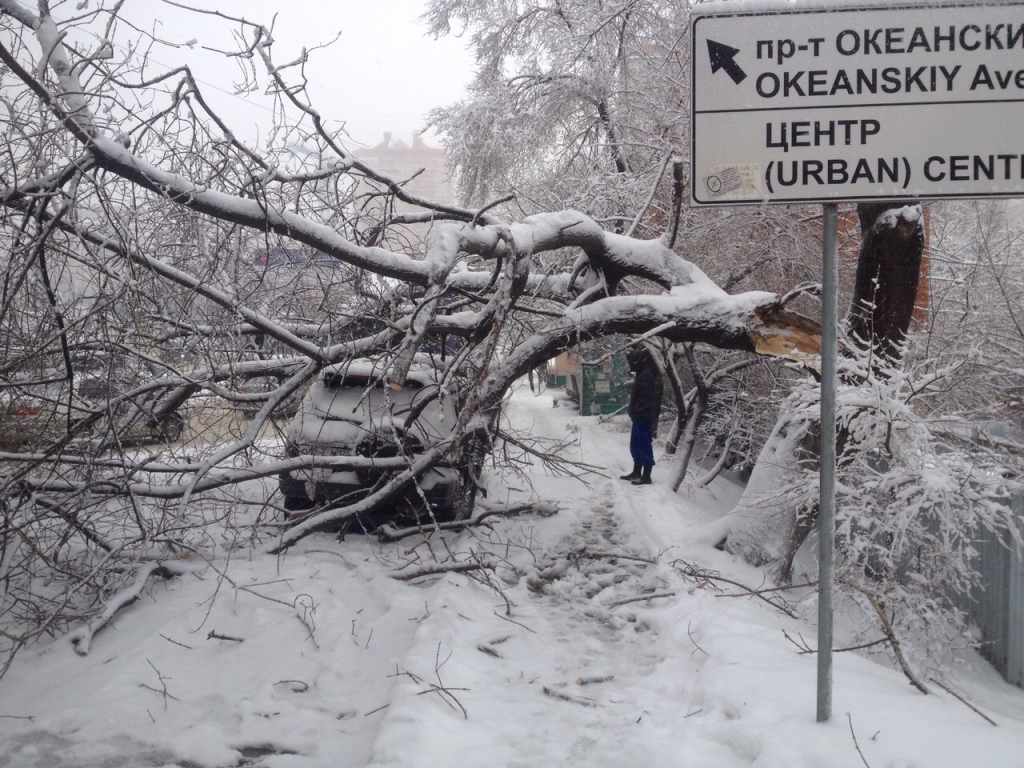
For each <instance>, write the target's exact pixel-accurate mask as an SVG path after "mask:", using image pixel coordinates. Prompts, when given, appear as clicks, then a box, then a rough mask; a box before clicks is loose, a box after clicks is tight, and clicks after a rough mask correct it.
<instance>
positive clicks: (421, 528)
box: [375, 501, 558, 542]
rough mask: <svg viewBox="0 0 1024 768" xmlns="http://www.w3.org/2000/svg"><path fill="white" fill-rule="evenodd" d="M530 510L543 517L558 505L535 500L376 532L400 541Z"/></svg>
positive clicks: (548, 514)
mask: <svg viewBox="0 0 1024 768" xmlns="http://www.w3.org/2000/svg"><path fill="white" fill-rule="evenodd" d="M528 512H532V513H535V514H538V515H540V516H541V517H550V516H551V515H555V514H558V505H557V504H552V503H551V502H546V501H533V502H529V503H527V504H518V505H516V506H514V507H505V508H501V509H490V510H487V511H485V512H484V513H483V514H480V515H477V516H476V517H474V518H473V519H472V520H455V521H453V522H449V523H436V524H434V525H414V526H411V527H409V528H395V527H394V526H393V525H390V524H388V523H385V524H384V525H382V526H381V527H380V528H378V529H377V530H376V531H375V533H376V534H377V538H379V539H380V540H381V541H388V542H392V541H399V540H401V539H404V538H406V537H408V536H415V535H416V534H418V533H419V534H424V535H429V534H431V533H433V532H435V531H461V530H465V529H466V528H475V527H476V526H478V525H483V524H484V521H485V520H487V519H488V518H491V517H516V516H518V515H521V514H524V513H528Z"/></svg>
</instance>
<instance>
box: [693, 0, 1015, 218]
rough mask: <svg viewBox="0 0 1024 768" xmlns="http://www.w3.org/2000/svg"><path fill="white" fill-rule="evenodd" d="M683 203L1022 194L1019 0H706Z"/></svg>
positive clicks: (700, 14) (698, 17)
mask: <svg viewBox="0 0 1024 768" xmlns="http://www.w3.org/2000/svg"><path fill="white" fill-rule="evenodd" d="M691 45H692V50H691V63H692V72H693V88H692V122H691V126H692V135H691V160H692V165H691V203H692V204H694V205H736V204H745V203H796V202H826V201H831V202H836V201H841V200H871V199H885V198H889V199H891V198H904V199H906V198H915V199H919V198H971V197H1024V130H1022V126H1024V2H1021V0H1010V1H1008V2H998V1H997V2H994V3H991V4H985V5H981V4H978V3H963V2H962V3H959V4H942V5H928V6H923V5H921V6H906V5H900V6H895V7H884V6H881V5H878V4H861V5H841V4H838V3H836V2H831V3H829V4H828V5H824V4H822V3H820V4H818V5H808V4H803V3H802V4H800V5H798V6H797V7H795V8H794V7H793V6H792V5H790V4H788V3H787V4H786V5H782V4H780V3H778V2H772V4H770V5H769V4H766V3H749V2H744V3H739V2H730V3H713V4H706V5H698V6H696V7H695V8H694V11H693V18H692V28H691Z"/></svg>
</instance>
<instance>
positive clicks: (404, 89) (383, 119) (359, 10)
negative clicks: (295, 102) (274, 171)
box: [126, 0, 471, 144]
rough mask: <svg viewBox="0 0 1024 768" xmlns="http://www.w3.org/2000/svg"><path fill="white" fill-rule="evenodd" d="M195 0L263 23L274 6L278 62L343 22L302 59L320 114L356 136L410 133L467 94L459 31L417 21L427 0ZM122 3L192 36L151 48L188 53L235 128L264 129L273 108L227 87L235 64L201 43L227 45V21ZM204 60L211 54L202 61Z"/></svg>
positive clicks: (173, 36)
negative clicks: (439, 30) (437, 32)
mask: <svg viewBox="0 0 1024 768" xmlns="http://www.w3.org/2000/svg"><path fill="white" fill-rule="evenodd" d="M185 1H186V2H187V1H188V0H185ZM191 4H192V5H194V6H195V7H203V8H209V9H216V10H218V11H220V12H222V13H225V14H232V15H236V16H245V17H246V18H247V19H249V20H251V21H258V22H261V23H264V24H266V25H268V26H269V25H270V24H271V23H272V22H274V16H275V14H276V15H277V19H276V22H274V37H275V41H276V42H275V46H274V50H275V54H274V55H275V58H276V60H277V62H278V63H279V64H280V63H286V62H288V61H291V60H293V59H294V58H295V57H296V56H297V55H298V53H299V51H300V50H301V49H302V48H303V47H307V48H314V47H316V46H317V45H318V44H320V43H326V42H329V41H330V40H332V39H333V38H334V37H335V35H336V34H337V33H338V32H340V33H341V37H340V39H339V40H338V41H337V42H336V43H335V44H334V45H333V46H331V47H330V48H329V49H327V50H320V51H316V52H315V53H314V54H313V55H312V59H311V63H310V66H309V67H308V68H307V72H308V73H309V78H310V84H311V87H310V93H311V95H312V98H313V100H314V102H315V103H314V106H316V107H317V109H319V111H320V113H321V114H322V115H323V116H324V117H325V118H331V119H332V120H333V121H335V122H341V121H343V122H344V123H345V124H346V126H347V128H348V131H349V133H350V134H351V135H352V137H353V138H354V139H356V140H357V141H359V142H362V143H366V144H375V143H377V142H378V141H380V139H381V136H382V134H383V132H384V131H392V132H393V133H394V134H395V135H396V137H399V138H404V139H405V140H406V141H408V139H409V136H410V135H411V133H412V132H413V131H415V130H419V129H420V128H422V127H423V125H424V123H425V116H426V114H427V113H428V112H429V111H430V109H432V108H433V107H437V106H444V105H446V104H450V103H452V102H454V101H457V100H458V99H459V98H461V97H462V96H463V94H464V89H465V83H466V82H467V81H468V80H469V79H470V76H471V57H470V55H469V54H468V53H467V52H466V50H465V48H464V46H463V43H462V41H461V40H459V39H457V38H454V37H448V38H442V39H440V40H434V38H433V37H432V36H430V35H428V34H427V33H426V28H425V26H424V25H423V24H422V23H420V22H418V20H417V19H418V17H419V16H420V15H421V14H422V13H423V12H424V10H425V5H426V0H382V1H381V2H371V1H370V0H194V1H193V2H192V3H191ZM126 7H127V8H128V9H130V13H131V14H132V15H133V16H134V15H135V14H136V13H142V14H147V13H148V14H152V17H153V18H156V19H159V24H160V32H159V34H161V35H162V36H164V37H165V39H168V40H170V41H174V42H177V43H185V42H188V41H190V40H192V39H195V40H196V42H197V45H196V46H195V47H194V48H192V49H189V48H186V47H181V48H179V49H177V50H175V49H172V48H166V47H162V48H159V49H156V50H154V52H153V54H154V58H156V59H157V60H159V61H161V62H162V63H167V64H170V63H176V62H175V61H174V57H175V56H176V55H178V54H179V53H180V54H185V55H187V56H188V57H189V60H190V61H191V62H193V63H195V65H196V66H195V69H194V71H195V73H196V75H197V77H199V78H200V79H201V80H202V81H203V82H204V83H205V84H206V90H207V93H208V94H209V97H210V99H211V100H213V101H216V102H217V105H218V108H219V109H223V110H224V111H225V112H227V113H228V116H229V118H230V119H231V121H232V124H233V125H234V126H237V130H238V131H239V133H240V134H242V135H244V133H245V128H243V127H242V126H239V125H238V124H239V123H242V124H244V125H246V126H248V125H252V124H253V123H259V124H261V126H262V129H261V133H264V132H265V129H266V127H267V126H268V125H269V124H270V120H271V114H270V113H269V112H268V111H266V108H259V107H255V106H252V103H253V102H254V101H256V100H255V99H253V98H251V97H245V98H242V97H237V96H231V95H228V93H229V92H231V91H232V90H233V89H232V87H231V83H232V78H233V76H234V75H235V74H236V71H235V70H234V69H233V68H232V67H231V65H230V64H225V61H224V59H223V58H218V59H216V60H213V61H211V60H210V59H208V58H205V57H204V56H203V54H202V52H201V50H200V49H201V47H202V46H208V47H212V48H225V47H227V42H225V38H224V30H225V29H230V25H229V24H227V23H226V22H223V23H220V22H218V21H217V20H215V19H209V22H208V23H207V22H206V20H204V18H203V17H196V16H194V15H190V14H186V13H184V12H183V11H181V10H180V9H176V8H174V7H172V6H168V5H166V4H164V3H162V2H160V0H129V4H128V5H127V6H126ZM197 19H198V21H199V23H197ZM202 61H206V62H207V63H206V65H205V66H204V65H203V64H202V63H201V62H202ZM211 86H217V87H219V88H221V89H222V91H221V92H220V93H218V92H217V91H213V90H212V89H211Z"/></svg>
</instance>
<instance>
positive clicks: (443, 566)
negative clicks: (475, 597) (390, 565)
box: [391, 561, 494, 581]
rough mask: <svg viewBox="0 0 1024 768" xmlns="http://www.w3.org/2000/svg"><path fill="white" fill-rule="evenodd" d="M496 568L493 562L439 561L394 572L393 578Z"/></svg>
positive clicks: (402, 579)
mask: <svg viewBox="0 0 1024 768" xmlns="http://www.w3.org/2000/svg"><path fill="white" fill-rule="evenodd" d="M484 569H487V570H494V563H493V562H490V561H488V562H485V563H476V562H474V563H437V564H436V565H425V566H423V567H422V568H417V569H416V570H414V571H404V572H399V573H392V574H391V578H393V579H398V580H399V581H412V580H413V579H418V578H420V576H436V575H437V574H441V573H468V572H470V571H481V570H484Z"/></svg>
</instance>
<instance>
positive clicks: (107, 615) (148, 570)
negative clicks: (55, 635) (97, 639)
mask: <svg viewBox="0 0 1024 768" xmlns="http://www.w3.org/2000/svg"><path fill="white" fill-rule="evenodd" d="M190 570H191V566H188V565H185V564H184V563H176V562H171V561H162V560H157V561H155V562H151V563H146V564H145V565H143V566H142V567H141V568H140V569H139V571H138V573H136V574H135V581H134V582H132V583H131V584H130V585H129V586H127V587H125V588H124V589H122V590H121V591H120V592H118V593H117V594H115V595H114V596H113V597H111V598H110V600H108V601H107V606H106V608H104V609H103V612H102V613H101V614H100V615H99V616H96V617H95V618H93V619H91V620H90V621H89V622H88V623H86V624H85V626H82V627H79V628H78V629H76V630H75V631H74V632H72V633H71V635H70V636H69V639H70V640H71V644H72V645H73V646H75V653H77V654H78V655H79V656H85V655H87V654H88V653H89V649H90V648H91V647H92V638H93V636H95V635H96V633H97V632H99V631H100V630H102V629H103V628H104V627H106V626H107V625H108V624H109V623H110V620H111V619H113V618H114V615H115V614H117V612H118V611H120V610H121V609H122V608H127V607H128V606H129V605H131V604H132V603H134V602H135V601H136V600H138V599H139V597H140V596H141V595H142V590H143V589H145V588H146V583H147V582H148V581H149V580H150V578H152V577H154V576H158V577H160V578H161V579H173V578H174V577H175V576H182V575H184V574H185V573H188V572H189V571H190Z"/></svg>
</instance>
